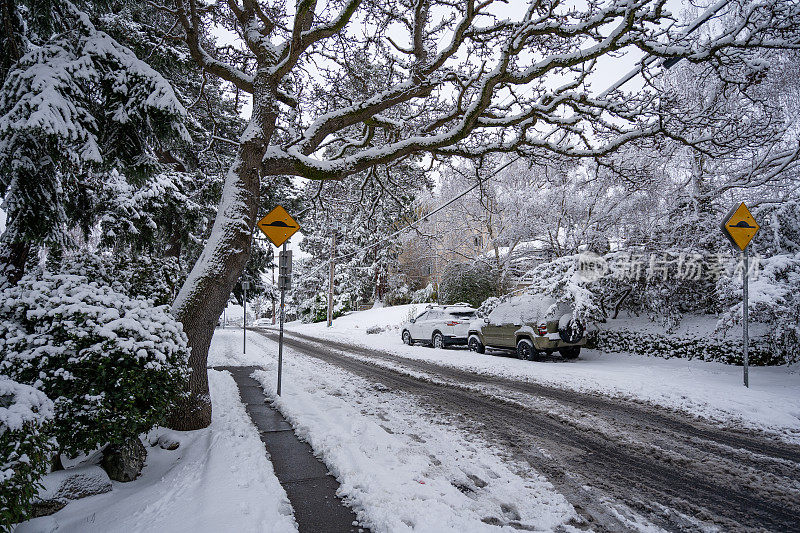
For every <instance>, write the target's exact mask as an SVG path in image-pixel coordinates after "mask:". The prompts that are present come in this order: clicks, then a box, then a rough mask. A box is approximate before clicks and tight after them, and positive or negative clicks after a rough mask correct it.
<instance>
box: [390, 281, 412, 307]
mask: <svg viewBox="0 0 800 533" xmlns="http://www.w3.org/2000/svg"><path fill="white" fill-rule="evenodd" d="M412 295H413V292H412V291H411V289H409V288H408V285H406V284H402V285H399V286H397V287H394V288H392V289H391V290H390V291H389V292H388V293H386V296H384V297H383V301H384V302H385V303H386V305H405V304H410V303H411V298H412Z"/></svg>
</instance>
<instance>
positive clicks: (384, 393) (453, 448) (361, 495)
mask: <svg viewBox="0 0 800 533" xmlns="http://www.w3.org/2000/svg"><path fill="white" fill-rule="evenodd" d="M247 341H248V346H247V355H246V356H242V355H241V351H242V337H241V332H240V331H239V332H234V331H230V330H220V329H218V330H217V331H216V333H215V335H214V340H213V342H212V349H211V353H210V359H211V360H212V361H214V364H240V365H241V364H257V365H260V366H262V367H263V368H265V371H258V372H256V373H255V377H256V378H257V379H258V380H260V381H261V383H262V385H263V386H264V389H265V390H266V391H267V394H268V395H271V396H273V397H275V395H274V390H275V381H276V354H277V344H276V343H275V342H273V341H271V340H268V339H266V338H264V337H262V336H259V335H257V334H252V335H248V337H247ZM282 393H283V394H282V396H281V397H279V398H277V399H276V405H277V407H278V408H279V409H280V410H281V412H282V413H284V415H285V416H286V417H287V418H288V419H289V421H290V422H291V423H292V425H293V426H294V428H295V430H296V431H297V433H298V435H299V436H300V437H301V438H303V439H305V440H307V441H308V442H309V443H310V444H311V446H312V447H313V449H314V452H315V453H316V454H317V455H318V456H320V457H321V458H322V459H323V460H324V462H325V464H326V465H327V466H328V468H329V469H330V471H331V472H332V473H333V474H334V475H335V476H336V478H337V479H338V480H339V482H340V483H341V488H340V495H342V496H343V497H345V498H346V500H347V502H348V504H349V505H351V506H352V507H353V508H354V509H355V510H356V512H357V513H358V518H359V520H360V521H361V522H362V523H363V524H364V525H366V526H368V527H370V528H371V529H372V530H373V531H375V532H387V531H392V532H402V531H415V532H444V531H458V532H460V533H467V532H478V531H503V530H506V531H518V529H515V528H514V527H512V526H509V525H508V524H509V523H512V522H513V523H515V525H516V526H518V527H519V526H523V527H525V528H533V529H536V530H542V529H544V530H550V529H553V528H554V527H557V526H559V525H565V523H566V522H567V521H569V520H570V519H571V518H573V517H574V516H576V515H575V511H574V510H573V509H572V506H571V505H570V504H569V503H568V502H567V501H566V500H565V499H564V497H563V496H562V495H560V494H559V493H557V492H555V490H554V489H553V487H552V485H551V484H550V483H549V482H548V481H546V480H545V479H544V478H542V477H541V476H539V475H538V474H537V473H536V472H534V471H533V470H531V468H530V466H528V465H527V464H522V463H516V462H514V461H513V460H509V459H508V458H506V457H502V456H500V455H498V454H497V453H496V451H495V450H493V449H492V448H491V447H490V446H489V445H488V444H486V443H484V442H482V441H481V440H480V439H477V438H476V437H474V436H473V435H471V434H469V433H468V432H466V431H464V430H460V429H458V423H457V421H450V420H447V419H446V418H447V416H448V415H443V414H442V413H432V412H429V410H428V409H427V408H426V407H425V406H423V405H419V404H418V403H417V402H416V401H414V400H413V399H412V398H408V397H406V396H403V395H402V394H397V393H394V392H392V391H390V390H387V389H386V388H385V387H383V386H381V385H376V384H374V383H372V382H370V381H367V380H364V379H362V378H360V377H357V376H354V375H352V374H349V373H347V372H345V371H342V370H340V369H338V368H337V367H335V366H332V365H329V364H326V363H324V362H320V361H318V360H316V359H314V358H310V357H307V356H304V355H301V354H298V353H297V352H294V351H293V350H291V349H286V348H285V347H284V367H283V390H282ZM486 522H490V523H486ZM566 527H567V528H568V529H569V526H566Z"/></svg>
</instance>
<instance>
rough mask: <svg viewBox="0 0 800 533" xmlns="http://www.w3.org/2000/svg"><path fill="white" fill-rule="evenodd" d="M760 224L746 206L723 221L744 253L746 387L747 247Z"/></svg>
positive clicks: (746, 372) (746, 357) (746, 366)
mask: <svg viewBox="0 0 800 533" xmlns="http://www.w3.org/2000/svg"><path fill="white" fill-rule="evenodd" d="M759 227H760V226H759V225H758V222H756V219H754V218H753V215H751V214H750V210H749V209H747V206H746V205H744V202H742V203H741V204H739V207H734V208H733V209H731V210H730V211H729V212H728V214H727V216H726V217H725V218H724V219H723V220H722V232H723V233H724V234H725V236H726V237H728V240H729V241H730V242H731V244H732V245H734V246H736V247H738V248H739V249H740V250H741V251H742V352H743V354H742V355H743V357H742V362H743V364H742V373H743V377H744V386H745V387H749V386H750V331H749V325H748V321H749V320H748V314H749V309H748V288H749V283H748V281H747V275H748V274H749V273H750V272H749V271H750V263H749V261H748V259H749V257H748V255H749V254H748V253H747V245H748V244H750V241H752V240H753V237H755V235H756V233H757V232H758V228H759Z"/></svg>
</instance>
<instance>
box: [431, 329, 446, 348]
mask: <svg viewBox="0 0 800 533" xmlns="http://www.w3.org/2000/svg"><path fill="white" fill-rule="evenodd" d="M431 342H432V344H433V347H434V348H437V349H439V350H441V349H442V348H444V337H443V336H442V334H441V333H439V332H438V331H437V332H436V333H434V334H433V339H431Z"/></svg>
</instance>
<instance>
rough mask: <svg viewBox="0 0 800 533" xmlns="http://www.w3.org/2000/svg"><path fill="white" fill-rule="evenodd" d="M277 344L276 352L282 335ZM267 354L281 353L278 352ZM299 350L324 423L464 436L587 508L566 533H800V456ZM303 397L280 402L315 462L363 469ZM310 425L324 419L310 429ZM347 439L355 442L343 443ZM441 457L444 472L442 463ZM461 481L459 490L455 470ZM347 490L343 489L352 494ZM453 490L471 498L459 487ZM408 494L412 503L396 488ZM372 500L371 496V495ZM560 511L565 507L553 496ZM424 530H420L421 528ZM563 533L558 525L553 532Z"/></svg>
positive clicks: (683, 426)
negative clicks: (679, 531) (580, 532)
mask: <svg viewBox="0 0 800 533" xmlns="http://www.w3.org/2000/svg"><path fill="white" fill-rule="evenodd" d="M265 335H266V336H267V337H269V338H271V339H272V341H273V342H274V337H275V335H274V333H273V332H265ZM267 342H270V341H267ZM264 348H265V351H272V352H273V353H274V344H273V345H272V347H270V346H268V345H264ZM270 348H271V350H270ZM287 348H288V350H287V354H290V356H289V358H288V359H289V360H291V361H293V363H292V364H294V365H299V366H298V367H296V368H297V370H299V369H300V367H302V368H303V372H305V373H306V374H309V375H310V376H309V375H306V376H304V377H299V378H295V379H299V380H300V382H301V383H300V384H298V385H299V387H300V388H302V389H303V391H304V392H303V394H305V395H308V394H310V395H315V396H317V402H318V403H317V407H318V409H319V411H325V414H326V415H329V414H330V412H329V411H327V410H326V409H328V407H329V406H330V403H329V402H330V401H331V398H335V402H334V403H335V405H337V406H339V405H349V406H351V408H352V407H353V406H354V405H355V406H357V408H358V409H360V412H358V417H359V419H360V420H361V421H362V422H363V423H368V422H369V419H370V418H371V419H372V421H373V422H372V423H373V424H377V425H378V426H379V427H383V426H386V425H387V420H388V421H390V422H389V423H388V426H387V427H383V429H384V430H385V431H387V432H391V433H392V434H394V432H395V429H398V428H396V427H394V428H393V427H392V426H393V424H396V423H397V422H398V421H397V420H396V419H395V416H397V415H399V416H401V417H402V420H404V421H405V424H406V425H405V427H402V426H401V427H400V428H399V432H398V433H400V434H403V435H404V436H405V437H406V438H407V436H408V435H409V432H410V427H409V426H411V427H413V428H414V429H416V427H418V426H422V427H434V428H435V427H436V426H435V425H434V426H431V423H433V424H440V425H442V426H443V427H444V428H446V429H447V432H448V433H451V434H452V435H458V437H457V439H455V440H454V441H455V442H465V440H468V441H469V442H471V443H475V442H477V443H480V444H479V445H477V446H478V448H479V449H481V450H491V452H492V455H493V456H494V457H495V458H499V459H500V460H501V462H500V463H497V459H495V466H493V467H492V468H491V469H490V471H496V470H497V468H498V465H500V466H503V467H504V468H506V469H507V470H509V471H511V472H513V473H515V474H516V475H517V476H519V477H520V478H521V479H525V478H526V477H530V478H531V479H537V480H540V479H541V478H540V477H539V476H540V475H543V476H544V477H545V478H546V479H547V481H549V482H550V483H552V485H553V487H554V488H555V491H556V492H557V493H559V494H557V495H561V496H563V497H564V498H566V500H567V501H569V502H570V503H571V504H572V505H573V506H574V509H575V515H573V516H570V515H572V514H573V513H570V512H564V511H562V514H561V516H562V520H563V521H562V523H561V525H562V527H563V526H567V525H569V524H573V525H578V524H581V523H583V524H591V526H592V527H593V528H595V529H600V530H603V529H607V530H619V529H627V528H632V529H649V528H654V529H659V528H666V529H676V528H688V529H702V528H706V527H708V528H711V529H712V530H713V529H714V528H719V529H721V530H732V529H746V528H752V527H756V528H767V529H770V530H790V529H792V528H795V527H797V520H796V518H797V516H799V515H800V488H799V487H800V447H797V446H794V445H791V444H787V443H783V442H780V441H778V440H773V439H770V438H765V437H764V436H762V435H759V434H758V433H754V432H747V431H744V430H734V429H728V430H721V429H720V428H719V427H716V426H713V425H710V424H707V423H704V422H701V421H699V420H693V419H691V418H690V417H685V416H681V415H680V414H676V413H675V412H673V411H668V410H661V409H657V408H654V407H652V406H648V405H645V404H642V403H637V402H630V401H626V400H621V399H615V398H610V397H606V396H603V395H599V394H593V393H584V392H576V391H571V390H569V389H561V388H557V387H551V386H546V385H541V384H537V383H535V382H527V381H520V380H514V379H508V378H503V377H498V376H488V375H486V374H479V373H475V372H472V371H468V370H466V371H465V370H461V369H458V368H454V367H453V366H443V365H438V364H435V363H431V362H424V361H420V360H417V359H411V358H404V357H401V356H397V355H395V354H391V353H387V352H385V351H380V350H374V349H368V348H364V347H359V346H353V345H352V344H349V343H341V342H338V343H337V342H335V341H331V340H327V341H324V342H314V341H313V340H312V339H309V338H303V337H301V336H298V335H297V334H296V333H289V334H288V336H287ZM268 357H269V358H271V356H268ZM314 360H316V362H315V361H314ZM270 365H271V363H269V362H267V366H268V367H270ZM261 377H262V379H263V380H264V383H265V385H266V386H267V387H268V388H269V386H270V384H271V380H272V381H274V376H273V375H272V374H271V373H265V374H263V375H262V376H261ZM354 380H355V381H354ZM358 380H361V381H360V382H359V381H358ZM289 382H290V381H289ZM337 383H340V384H341V385H337ZM343 384H348V385H343ZM320 389H322V391H321V390H320ZM291 394H292V393H289V396H285V397H284V398H283V399H282V400H280V402H279V405H280V407H281V409H282V410H284V412H285V413H286V414H287V415H288V416H289V417H290V418H291V419H292V422H293V423H294V424H295V425H297V426H298V427H299V428H305V429H304V431H305V432H306V433H307V435H308V438H309V441H310V442H311V443H312V445H313V446H314V448H315V450H317V449H318V448H319V450H318V453H321V454H322V455H323V457H325V458H326V462H327V461H330V463H329V467H331V469H332V470H334V472H336V469H337V468H342V465H343V464H348V463H350V462H352V460H351V459H352V457H351V454H352V453H353V452H352V450H351V447H352V446H356V448H357V449H358V445H359V442H361V441H360V439H359V438H354V436H353V431H352V430H353V428H352V427H351V426H345V430H344V431H340V430H341V429H342V428H339V430H336V429H333V428H328V430H327V431H326V430H320V429H319V426H320V425H322V426H325V425H326V424H329V421H328V417H327V416H326V417H322V415H321V413H319V412H317V414H313V413H315V410H314V409H303V408H297V407H295V406H293V403H294V402H292V401H289V397H291ZM341 408H342V409H344V411H342V412H340V413H338V415H340V416H343V415H344V414H345V413H346V412H347V409H346V408H344V407H341ZM334 412H335V413H336V412H337V411H336V410H334ZM351 414H352V413H351ZM309 417H315V418H317V419H318V420H317V421H316V422H309ZM364 417H366V418H364ZM412 417H414V418H412ZM384 419H387V420H384ZM321 420H325V421H324V422H320V421H321ZM412 424H413V425H412ZM342 433H349V435H347V436H345V437H343V436H342ZM356 433H357V432H356ZM417 433H418V432H417ZM320 435H322V436H320ZM337 439H338V441H337ZM341 439H344V440H341ZM348 439H350V440H348ZM424 440H425V442H426V444H425V445H424V446H423V447H422V450H416V453H417V454H421V453H427V450H428V449H435V448H436V445H435V444H434V445H431V444H428V442H429V441H430V437H427V436H426V438H425V439H424ZM315 441H316V442H315ZM433 442H436V441H435V440H434V441H433ZM361 446H362V447H363V444H361ZM475 446H476V445H475V444H473V447H475ZM326 450H328V451H326ZM331 450H338V451H331ZM423 450H426V452H423ZM481 453H485V452H481ZM392 455H395V456H396V455H397V454H396V453H392ZM411 456H413V455H409V457H411ZM433 457H435V458H436V461H437V462H441V459H440V458H438V456H436V455H435V454H434V455H433ZM423 462H424V460H423ZM482 462H483V463H484V464H486V462H485V461H482ZM357 463H358V461H355V462H354V464H357ZM520 464H524V465H527V469H528V471H527V472H525V473H522V472H521V471H520V470H519V467H518V466H509V465H520ZM348 470H349V469H348V468H343V469H342V472H344V473H346V472H348ZM449 472H450V477H451V478H452V472H453V470H452V469H451V470H450V471H449ZM340 473H341V472H340ZM473 474H474V473H473ZM337 476H338V474H337ZM477 477H478V479H480V480H482V481H483V480H486V479H488V478H489V476H488V474H487V472H486V471H484V472H483V473H481V474H480V475H477ZM501 477H502V476H501ZM468 479H471V477H469V476H468ZM340 481H342V482H343V488H345V487H347V486H348V484H347V482H346V481H343V480H342V479H341V478H340ZM450 484H451V485H454V486H459V487H460V485H459V484H458V483H457V482H454V480H453V479H450ZM384 485H385V484H384ZM537 485H538V490H546V491H547V493H548V494H551V493H552V490H553V489H552V488H550V487H548V486H547V485H546V484H544V485H543V484H542V481H541V480H540V481H537ZM376 486H378V487H380V486H383V485H381V483H379V482H376V481H373V482H371V483H370V484H369V485H368V487H370V488H365V486H360V487H359V488H358V489H357V490H355V493H351V494H348V496H350V497H353V494H356V497H355V499H356V500H359V498H361V500H360V501H361V502H362V503H361V504H362V505H363V508H364V509H365V512H367V513H368V512H369V508H370V505H371V504H370V503H369V501H370V498H374V497H375V490H377V489H376ZM382 490H384V491H385V495H382V496H381V497H380V498H378V499H379V500H380V499H381V498H393V497H394V498H396V495H394V494H392V489H390V488H386V487H383V489H382ZM394 490H398V491H399V492H401V493H402V492H403V491H402V490H400V489H398V487H396V486H395V487H394ZM359 491H363V492H364V494H362V495H360V496H359V495H358V492H359ZM461 492H463V494H465V495H468V496H469V498H470V499H471V500H473V502H475V501H478V502H479V501H481V500H482V497H483V493H484V492H485V491H484V489H483V487H481V486H480V484H479V483H478V484H476V483H474V482H473V483H468V484H467V485H465V490H463V491H461ZM547 499H548V501H550V502H552V501H556V500H554V499H553V496H552V495H550V496H548V498H547ZM491 501H495V502H497V501H499V500H497V499H493V500H491ZM508 501H509V498H508V496H506V503H505V504H502V505H501V509H502V508H503V507H505V508H509V505H508ZM476 505H477V507H475V506H476ZM519 505H520V503H519V502H517V501H515V502H514V506H513V508H514V509H519ZM396 508H402V507H396ZM488 510H489V508H488V507H487V508H482V507H481V506H480V505H478V504H473V512H475V515H473V517H474V518H475V519H477V520H482V523H484V524H485V523H487V522H488V523H492V524H498V525H503V524H506V525H511V526H512V527H513V526H519V525H525V526H530V525H531V523H530V522H525V521H524V520H523V522H522V523H512V522H515V520H514V518H516V515H519V514H520V513H519V511H515V512H514V513H512V514H511V516H510V517H509V516H508V515H504V514H503V513H502V511H501V512H500V513H494V514H490V513H488V512H487V511H488ZM551 510H552V509H551ZM480 513H483V514H484V516H481V514H480ZM438 514H439V515H440V513H438ZM401 516H402V513H401ZM526 520H530V519H529V518H527V517H526ZM411 523H413V524H420V521H419V517H417V519H416V520H412V521H411ZM422 523H424V521H423V522H422ZM448 525H449V526H450V527H449V528H447V529H456V528H455V527H454V526H455V525H456V524H455V523H450V524H448ZM542 525H545V524H541V523H539V524H535V526H534V527H541V526H542ZM553 525H555V523H554V522H550V523H549V524H547V525H545V527H553ZM376 529H379V530H381V528H376ZM462 529H463V527H462ZM383 530H386V531H396V530H401V529H398V528H397V527H389V528H386V529H383ZM467 530H470V529H469V528H467Z"/></svg>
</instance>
